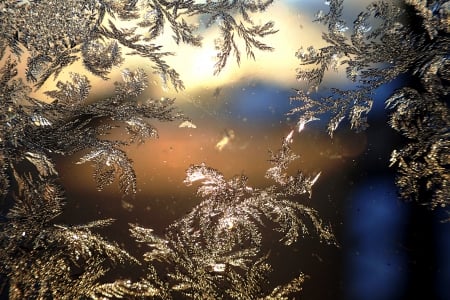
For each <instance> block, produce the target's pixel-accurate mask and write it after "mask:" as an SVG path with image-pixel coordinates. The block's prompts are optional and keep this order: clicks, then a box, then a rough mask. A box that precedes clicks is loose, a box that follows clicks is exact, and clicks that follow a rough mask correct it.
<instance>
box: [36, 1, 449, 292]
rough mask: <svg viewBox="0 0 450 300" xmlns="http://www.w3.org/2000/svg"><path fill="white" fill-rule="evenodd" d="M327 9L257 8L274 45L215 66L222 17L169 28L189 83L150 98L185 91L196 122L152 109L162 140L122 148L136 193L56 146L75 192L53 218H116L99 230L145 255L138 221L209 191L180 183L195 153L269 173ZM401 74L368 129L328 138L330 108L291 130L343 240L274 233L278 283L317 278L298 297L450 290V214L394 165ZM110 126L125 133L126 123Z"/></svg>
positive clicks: (173, 214) (209, 161)
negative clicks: (291, 238)
mask: <svg viewBox="0 0 450 300" xmlns="http://www.w3.org/2000/svg"><path fill="white" fill-rule="evenodd" d="M368 2H369V1H367V0H365V1H346V4H345V7H346V10H345V11H344V16H346V17H348V20H349V23H348V24H349V26H350V25H351V22H352V21H353V19H354V18H355V17H356V16H357V14H358V13H359V12H360V11H362V10H363V9H364V7H365V6H366V5H367V3H368ZM318 10H324V11H326V10H327V7H326V6H325V4H323V2H322V1H280V2H276V4H274V5H273V6H272V7H271V8H270V9H269V11H267V12H266V13H265V14H263V15H261V18H262V20H261V23H262V21H266V19H267V16H270V17H271V19H272V20H274V21H275V24H276V27H277V28H278V29H279V30H280V31H279V32H278V33H277V34H275V35H273V36H268V37H267V39H265V40H264V41H265V42H267V44H269V45H271V46H274V47H275V51H274V52H268V53H262V52H258V53H256V61H251V60H245V59H244V60H243V61H242V62H241V65H240V67H238V66H237V65H236V63H235V62H234V61H233V59H230V60H229V63H228V65H227V66H226V67H225V69H224V70H223V71H222V73H220V74H219V75H217V76H213V75H212V73H213V66H214V56H215V51H214V46H213V39H214V36H215V34H217V32H215V31H214V29H212V30H205V32H204V36H205V41H204V46H203V47H202V48H192V47H187V46H176V45H175V44H173V43H172V41H171V40H170V39H167V38H164V37H163V38H162V40H161V42H163V43H164V44H169V46H168V48H167V49H168V50H172V49H170V47H173V49H174V50H173V51H175V52H176V54H177V55H176V56H174V57H171V58H170V59H169V60H168V63H169V64H170V65H171V66H173V67H174V68H175V69H176V70H177V71H178V72H180V74H181V78H182V79H183V80H184V83H185V86H186V89H185V90H184V91H181V92H178V93H177V92H175V91H173V90H171V89H170V88H169V89H163V88H162V87H161V84H160V82H159V81H158V80H159V79H157V78H150V86H149V88H148V91H147V94H146V97H153V98H158V99H159V98H172V97H175V98H176V102H175V104H176V106H177V107H178V108H179V110H180V111H182V112H184V113H185V115H187V116H188V117H189V118H190V119H191V122H192V124H191V125H190V126H187V127H184V126H183V125H181V124H180V123H181V122H178V123H177V122H171V123H162V122H155V123H154V125H155V127H156V128H157V129H158V131H159V139H155V140H149V141H148V142H147V143H145V144H144V145H140V146H131V147H128V148H126V150H127V152H128V154H129V156H130V157H131V158H132V159H133V161H134V165H135V168H136V173H137V180H138V188H139V190H138V194H137V196H136V199H123V198H122V195H121V194H120V193H119V191H118V188H117V185H115V184H113V185H111V186H110V187H108V188H107V189H105V190H103V191H101V192H99V191H97V190H96V187H95V184H94V181H93V179H92V176H91V174H92V171H93V169H92V168H91V167H90V166H89V165H87V164H86V165H76V164H75V162H77V161H78V160H79V158H80V157H81V156H82V155H83V154H84V153H80V154H79V155H75V156H74V157H69V158H57V159H58V166H59V172H60V174H61V175H62V183H63V185H64V186H65V187H66V192H67V196H68V204H67V206H66V211H65V213H64V214H63V215H61V216H60V217H59V219H58V220H57V222H64V223H68V224H81V223H84V222H89V221H92V220H95V219H99V218H115V219H117V221H116V222H115V223H114V224H113V225H112V226H110V227H108V228H105V229H102V231H104V232H102V233H104V234H105V235H106V236H108V238H110V239H111V240H115V241H118V242H119V243H121V244H122V245H123V246H124V248H126V249H127V250H129V251H130V252H131V253H132V254H134V255H137V256H139V254H141V253H142V252H143V251H145V250H146V249H140V248H139V246H138V245H137V244H136V243H135V242H134V241H133V240H132V239H130V238H129V232H128V228H129V227H128V223H139V224H140V225H142V226H145V227H151V228H153V229H154V230H155V231H156V232H157V233H163V232H164V228H166V227H167V226H168V225H169V224H171V223H172V222H173V221H175V220H177V219H179V218H181V217H183V216H184V215H185V214H186V213H187V212H189V211H190V209H191V208H192V207H193V206H195V205H196V204H198V203H199V201H200V199H199V198H198V197H196V196H195V191H196V186H192V187H186V186H185V185H184V184H183V180H184V178H185V170H186V169H187V168H188V167H189V166H190V165H191V164H199V163H203V162H204V163H205V164H206V165H208V166H210V167H213V168H216V169H218V170H219V171H221V172H222V173H223V174H224V175H225V177H227V178H230V177H232V176H234V175H239V174H245V175H247V176H248V177H249V185H251V186H254V187H261V188H262V187H264V186H266V185H268V184H271V182H269V181H268V180H267V179H265V178H264V174H265V171H266V170H267V168H268V167H269V162H268V159H269V157H270V155H269V150H274V151H275V150H277V149H278V148H279V147H280V146H281V141H282V139H283V138H284V137H285V136H286V135H287V134H288V133H289V132H290V131H291V130H292V129H293V128H294V127H295V124H296V121H297V120H296V119H295V116H291V117H288V116H286V113H287V112H288V111H289V109H291V108H293V107H294V105H295V103H292V104H291V103H290V101H289V97H291V96H294V95H295V91H294V89H295V88H301V87H302V84H301V83H299V82H296V81H295V69H296V68H297V67H299V62H298V61H297V59H296V57H295V55H294V54H295V52H296V50H297V49H298V48H299V47H300V46H303V47H304V48H306V47H308V46H310V45H314V46H315V47H317V48H318V47H320V46H322V45H323V41H322V40H321V32H322V31H323V30H324V28H322V26H320V25H319V24H317V23H314V22H312V21H313V19H314V14H315V13H316V12H317V11H318ZM171 43H172V44H171ZM126 67H128V68H131V69H133V68H136V67H144V68H146V70H148V71H149V72H151V66H147V65H146V62H145V61H143V60H140V59H137V58H131V59H130V61H129V63H127V65H126ZM77 68H81V64H80V65H77V63H76V64H75V65H74V66H73V69H70V68H69V70H68V71H67V72H65V73H64V74H62V75H61V77H60V78H59V79H60V80H66V79H65V76H67V74H68V72H70V71H77ZM115 80H120V72H119V70H116V71H115V72H114V73H113V74H112V76H111V79H110V80H109V81H103V80H101V79H98V78H97V79H96V78H92V82H91V84H92V86H93V93H92V95H91V98H90V100H91V101H95V100H96V99H101V98H102V97H105V96H108V94H107V92H106V91H110V90H111V89H110V87H112V82H114V81H115ZM344 84H348V82H347V81H346V80H345V72H344V70H340V71H338V72H330V73H329V74H327V76H326V81H325V82H324V83H323V85H322V89H326V88H329V87H332V86H333V87H339V86H342V85H344ZM403 84H406V82H402V81H398V82H393V83H392V84H391V85H389V86H386V87H383V88H382V89H380V90H378V91H377V94H376V96H375V98H376V99H375V100H376V101H375V104H374V108H373V111H372V112H371V114H370V115H369V124H370V127H369V129H368V130H366V131H365V132H362V133H355V132H353V131H350V130H349V129H348V128H349V126H348V124H347V123H345V122H344V123H343V124H342V125H341V127H340V129H338V130H337V132H336V134H335V135H334V136H333V138H330V137H329V136H328V135H327V134H326V121H327V120H322V121H316V122H312V123H309V124H308V125H307V127H306V129H305V130H304V131H302V132H301V133H299V134H298V133H296V134H295V135H294V143H293V150H294V151H295V152H296V153H297V154H299V155H300V158H299V159H298V160H297V161H296V162H294V163H293V164H292V173H294V172H295V170H297V169H298V170H301V171H303V172H304V173H306V174H311V175H312V174H316V173H317V172H319V171H320V172H321V176H320V178H319V180H318V181H317V183H316V184H315V185H314V187H313V194H312V198H311V199H309V198H307V197H306V196H305V197H304V198H302V199H299V201H302V202H304V203H306V204H307V205H309V206H311V207H314V208H315V209H317V210H318V211H319V214H320V216H321V217H322V219H323V221H324V222H325V223H328V224H330V225H331V227H332V228H333V230H334V232H335V234H336V237H337V241H338V243H339V246H338V247H336V246H330V245H326V244H323V243H321V242H320V241H319V239H318V237H316V236H314V235H311V237H307V238H305V239H301V240H300V241H298V242H297V243H296V244H295V245H294V246H293V247H289V248H287V247H283V246H281V245H278V243H277V241H276V240H275V241H274V242H273V248H272V249H271V254H272V256H273V261H272V263H273V266H274V272H273V274H272V276H271V277H270V281H271V282H273V283H283V282H286V281H288V280H289V279H291V278H293V277H295V276H297V275H298V274H299V273H300V272H303V273H305V274H307V275H308V276H309V277H310V278H309V279H308V280H307V281H306V282H305V284H304V289H303V291H302V293H301V295H300V296H299V297H300V298H302V299H350V300H351V299H407V298H410V297H413V296H416V295H417V294H418V293H419V292H420V293H425V294H424V295H427V297H426V298H427V299H450V289H449V287H448V283H450V223H441V222H440V221H441V220H442V219H443V216H442V215H440V213H441V212H439V211H436V212H430V211H428V210H427V209H426V208H425V207H420V206H418V205H416V204H413V203H405V202H403V201H401V200H399V199H398V198H397V191H396V187H395V184H394V179H395V168H389V167H388V165H389V156H390V153H391V151H392V150H393V149H395V148H397V147H401V145H402V143H404V142H405V141H404V140H402V139H401V138H400V136H399V135H397V133H396V132H394V131H393V130H392V129H391V128H390V127H389V126H388V124H387V120H388V112H387V111H386V110H385V109H384V100H385V99H386V97H387V96H388V95H389V94H390V93H391V92H392V91H393V90H394V89H395V88H396V87H399V86H401V85H403ZM53 88H54V83H48V84H46V85H45V86H43V88H42V89H41V90H39V91H37V92H35V93H34V95H35V96H36V97H38V98H39V99H43V100H44V101H50V99H48V98H46V96H45V95H43V94H42V91H45V90H48V89H53ZM319 92H320V90H319ZM180 125H181V127H180ZM193 125H195V126H193ZM194 127H195V128H194ZM112 137H113V138H120V132H117V133H114V134H113V135H112ZM127 272H128V273H127ZM138 272H139V271H138V270H132V271H131V273H130V271H126V270H124V272H123V273H121V276H123V277H134V276H138V275H139V274H138Z"/></svg>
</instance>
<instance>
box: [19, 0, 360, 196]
mask: <svg viewBox="0 0 450 300" xmlns="http://www.w3.org/2000/svg"><path fill="white" fill-rule="evenodd" d="M323 9H326V7H324V8H323ZM313 19H314V11H310V10H305V11H302V12H299V11H298V8H297V7H293V6H290V5H288V4H286V3H285V2H282V1H280V2H276V3H274V4H273V5H272V6H270V7H269V9H268V10H267V11H266V12H265V13H263V14H261V15H260V16H256V17H254V21H255V24H256V25H260V24H261V25H262V24H264V23H265V22H266V21H267V20H272V21H274V22H275V28H276V29H277V30H279V31H278V32H277V33H275V34H273V35H268V36H265V37H264V38H263V39H261V41H262V42H264V43H266V44H267V45H269V46H272V47H274V48H275V49H274V51H272V52H265V51H259V50H257V49H254V53H255V57H256V60H252V59H248V58H247V57H246V52H245V45H244V44H242V41H241V39H240V38H239V37H238V35H237V34H235V39H236V42H237V45H238V47H239V49H240V50H241V63H240V65H238V64H237V63H236V58H235V56H234V55H231V56H230V57H229V58H228V61H227V65H226V66H225V68H224V69H223V70H222V71H221V72H220V73H219V74H218V75H216V76H214V75H213V73H214V65H215V63H216V59H215V58H216V55H217V53H216V49H215V48H214V39H215V38H217V36H218V34H219V32H218V29H217V28H216V27H215V26H212V27H211V28H208V29H206V30H204V31H203V32H201V34H202V36H203V37H204V40H203V45H202V47H192V46H188V45H184V44H180V45H176V44H175V42H174V41H173V39H172V37H171V32H170V29H168V28H167V30H166V32H165V34H164V35H163V36H162V37H160V38H158V39H157V40H156V41H155V44H158V45H163V48H162V51H173V52H174V54H175V55H173V56H168V57H166V58H165V59H166V61H167V63H168V64H169V65H170V66H171V67H173V68H174V69H175V70H176V71H177V72H179V74H180V77H181V79H182V80H183V82H184V85H185V87H186V89H185V90H183V91H179V92H176V91H175V90H174V89H173V88H172V87H171V86H169V89H163V88H162V87H161V81H160V78H159V77H158V76H157V75H152V72H153V69H152V64H151V62H149V61H148V60H146V59H145V58H139V57H137V56H126V55H124V57H125V61H126V63H124V64H123V65H122V66H120V67H116V68H114V69H113V71H112V73H111V74H110V75H109V77H110V79H109V80H107V81H105V80H103V79H101V78H99V77H94V76H91V75H89V79H90V81H91V86H92V92H91V95H90V101H95V100H96V99H98V97H102V96H104V95H109V94H111V93H112V92H113V90H114V85H113V83H114V81H120V77H121V75H120V70H121V69H123V68H130V69H135V68H138V67H139V68H144V69H145V70H146V71H147V72H148V74H149V76H150V78H149V87H148V89H147V91H146V96H148V97H152V98H156V99H159V98H165V97H174V98H176V102H175V105H176V106H180V107H181V109H182V110H184V109H185V108H187V109H188V111H187V112H185V113H186V115H187V116H188V117H189V118H191V122H189V123H183V122H182V121H179V122H172V123H155V127H156V128H157V129H158V131H159V136H160V138H159V139H157V140H149V141H148V142H147V143H145V144H144V145H141V146H131V147H128V148H126V150H127V153H128V154H129V155H130V157H131V158H132V159H133V161H134V162H135V164H134V165H135V168H136V173H137V176H138V177H137V178H138V183H139V189H141V190H142V191H147V192H151V191H155V190H159V191H166V192H170V193H174V192H176V190H174V189H173V187H174V186H179V187H181V186H183V183H182V182H183V179H184V176H185V170H186V169H187V168H188V167H189V165H191V164H200V163H203V162H204V163H206V164H207V165H208V166H211V167H213V168H216V169H219V170H220V171H221V172H223V173H224V175H225V176H227V177H228V178H229V177H231V176H233V175H237V174H246V175H248V176H249V178H250V181H253V182H259V183H261V181H264V180H265V179H264V174H265V171H266V170H267V168H268V167H269V163H268V159H269V158H270V155H269V152H268V150H269V149H271V150H273V151H275V150H277V149H278V148H279V147H280V146H281V140H282V139H283V137H284V136H286V135H287V134H288V133H289V132H290V131H291V130H292V124H291V125H289V124H287V123H286V122H285V121H286V120H285V119H286V118H285V117H284V115H282V116H283V117H281V119H278V120H276V121H274V120H269V119H268V120H267V123H261V125H260V126H254V124H253V125H252V123H251V121H249V122H247V120H246V118H247V116H246V115H245V114H243V116H228V115H227V112H226V111H225V108H226V107H225V105H226V104H227V103H228V102H230V101H231V102H233V101H235V100H233V99H232V98H231V97H236V95H238V96H237V97H241V96H240V95H241V94H238V93H237V92H238V91H242V90H245V89H251V88H254V87H251V85H252V84H255V82H256V83H258V82H259V83H261V84H270V86H271V87H274V88H277V89H279V90H292V89H293V88H299V87H300V83H299V82H297V81H296V78H295V75H296V68H298V67H300V62H299V60H298V58H296V56H295V53H296V51H297V50H298V49H299V48H300V47H301V46H303V48H304V49H306V48H307V47H308V46H310V45H313V46H314V47H315V48H320V47H322V46H324V45H325V44H324V42H323V41H322V39H321V35H322V31H324V30H325V29H324V28H323V27H322V26H320V25H318V24H317V23H314V22H313ZM124 25H126V24H125V23H124ZM128 25H129V24H128ZM124 52H125V50H124ZM24 62H26V59H22V66H24V65H25V64H24ZM24 68H25V67H23V68H22V70H21V71H20V72H22V73H24ZM83 69H84V67H83V65H82V61H81V59H80V60H78V61H77V62H75V63H74V64H73V65H72V66H71V67H70V68H66V69H65V70H64V71H63V72H62V73H61V75H60V76H59V77H58V78H57V80H55V81H52V80H51V79H52V78H51V79H50V80H48V81H47V82H46V83H45V85H44V86H43V87H42V88H41V89H40V90H38V91H35V92H33V93H32V96H36V97H37V98H38V99H42V100H44V101H46V102H50V101H51V100H52V99H50V98H49V97H47V96H46V95H44V94H43V91H45V90H51V89H55V87H56V82H57V81H58V80H61V81H66V80H69V78H70V76H69V74H70V72H80V71H83ZM326 76H327V77H328V79H329V81H338V80H340V79H341V78H343V77H345V76H344V70H343V69H340V70H339V72H338V73H333V72H329V73H327V75H326ZM329 81H328V82H329ZM242 97H244V96H242ZM245 97H247V96H245ZM258 100H259V99H257V98H255V99H253V98H251V97H247V98H245V99H244V98H242V99H238V101H241V102H244V101H254V104H258V103H257V102H256V101H258ZM277 101H278V99H277ZM279 101H281V102H283V103H288V102H289V98H288V96H287V97H284V98H280V99H279ZM274 122H275V123H274ZM274 124H275V125H274ZM308 126H309V124H308ZM308 126H307V127H308ZM323 126H324V128H322V129H323V132H325V125H323ZM305 132H306V133H305ZM308 132H309V133H308ZM349 137H351V138H349ZM111 138H119V139H120V138H126V136H125V135H123V133H122V134H121V133H114V134H112V135H111ZM294 140H295V142H294V148H295V149H294V150H295V151H296V153H299V154H301V158H300V159H299V160H297V162H296V163H294V166H293V170H294V169H295V168H297V169H301V170H305V171H306V172H310V173H311V175H313V174H317V173H318V172H319V171H322V174H326V173H327V172H330V171H333V170H338V169H339V168H341V167H342V165H343V164H345V163H348V162H349V161H351V160H352V159H353V158H355V157H356V156H358V155H360V154H361V153H362V152H363V151H364V150H365V148H366V137H365V135H364V134H354V133H345V134H342V135H340V134H339V133H337V134H336V135H335V137H334V138H333V139H330V138H329V137H328V136H327V135H326V133H323V134H313V133H312V132H311V131H308V130H305V131H304V132H302V133H301V134H297V133H296V134H295V135H294ZM317 149H321V150H320V151H318V150H317ZM80 155H81V154H80ZM75 162H76V157H73V158H69V159H68V160H66V161H64V162H63V163H62V169H63V170H65V171H63V173H64V172H68V173H67V174H70V176H66V177H65V180H66V181H67V184H69V185H70V186H72V187H73V188H76V187H80V186H83V187H86V188H88V189H90V188H94V189H95V187H94V181H93V179H92V178H91V176H87V175H88V174H91V173H92V168H91V167H90V166H89V164H86V165H81V166H80V165H74V163H75ZM294 172H295V170H294ZM319 180H320V179H319ZM113 186H115V185H112V188H111V189H112V190H114V192H117V191H116V189H115V188H113ZM108 190H110V189H109V188H108V189H107V190H106V191H105V192H106V193H107V192H108Z"/></svg>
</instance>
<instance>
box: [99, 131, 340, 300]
mask: <svg viewBox="0 0 450 300" xmlns="http://www.w3.org/2000/svg"><path fill="white" fill-rule="evenodd" d="M290 139H292V136H291V137H290ZM285 140H286V139H284V142H283V144H282V148H281V149H280V150H279V151H278V152H277V153H275V154H272V159H271V162H272V163H273V165H274V167H272V168H277V167H278V166H281V168H280V169H279V170H278V171H276V172H274V171H270V170H269V171H268V173H267V174H268V175H267V176H268V177H269V178H272V179H274V180H275V182H276V183H277V184H276V185H273V186H270V187H266V188H264V189H258V188H252V187H249V186H248V185H247V178H246V177H245V176H242V175H241V176H235V177H234V178H232V179H230V180H226V179H225V178H224V176H223V175H222V174H221V173H220V172H219V171H217V170H215V169H212V168H209V167H207V166H206V165H204V164H201V165H194V166H191V167H190V168H189V169H188V170H187V177H186V180H185V183H186V184H188V185H191V184H193V183H195V182H201V185H200V187H199V188H198V191H197V193H198V195H199V196H200V197H201V198H202V202H201V203H200V204H199V205H197V206H196V207H195V208H194V209H193V210H192V211H191V212H190V213H189V214H188V215H186V216H185V217H184V218H182V219H180V220H178V221H176V222H175V223H173V224H172V225H170V226H169V227H168V228H167V230H166V234H165V236H164V237H159V236H157V235H155V234H154V232H153V230H151V229H146V228H143V227H140V226H138V225H134V224H133V225H131V232H132V235H133V236H134V237H135V238H136V240H137V241H138V242H139V243H144V244H146V245H147V246H148V247H149V248H150V251H149V252H147V253H145V254H144V258H145V260H146V261H147V263H148V273H147V276H146V277H144V278H142V279H141V280H140V281H138V282H135V283H130V284H125V283H124V281H122V280H119V281H116V282H114V283H108V284H105V285H101V286H100V287H99V288H98V289H96V290H95V291H94V294H95V296H96V297H97V298H98V299H103V298H102V297H108V295H114V296H116V297H119V298H129V297H135V298H138V297H139V296H142V295H150V294H151V295H155V296H158V297H161V298H162V299H173V298H176V297H177V296H178V297H179V296H180V295H182V296H183V298H189V299H218V298H221V299H224V298H227V299H287V298H286V297H287V296H288V295H289V294H291V293H293V292H297V291H299V290H300V289H301V284H302V283H303V280H304V278H305V277H304V275H300V276H299V277H298V278H294V279H293V280H292V281H291V282H290V283H288V284H287V285H285V286H278V287H275V288H274V289H273V290H272V291H270V292H269V293H268V291H266V290H265V289H263V288H262V287H263V285H262V283H263V282H264V278H265V277H266V275H267V274H268V272H269V271H270V270H271V266H270V264H269V260H268V258H269V257H268V255H267V254H265V253H262V248H263V247H262V246H263V244H264V230H263V229H264V227H265V226H266V224H267V225H268V224H274V225H275V227H274V230H275V231H276V232H279V233H280V234H281V238H280V241H281V242H282V243H284V244H285V245H291V244H293V243H295V242H296V241H297V240H298V238H299V237H301V236H303V235H305V234H308V233H309V231H310V228H309V226H308V225H307V224H308V223H311V224H312V229H313V230H314V231H315V232H317V233H318V235H319V236H320V237H321V238H322V239H323V240H325V241H328V242H330V243H333V242H334V238H333V235H332V233H331V232H330V230H329V228H327V227H326V226H323V225H322V222H321V220H320V219H319V218H318V215H317V212H316V211H315V210H313V209H312V208H310V207H308V206H306V205H304V204H301V203H299V202H298V201H296V200H290V198H289V196H298V195H302V194H305V193H310V192H311V187H312V185H313V184H314V183H315V182H316V181H317V179H318V177H319V175H316V176H315V177H313V178H309V177H307V176H304V175H303V174H302V173H298V174H297V175H296V176H289V175H287V174H285V173H284V172H285V171H286V168H287V164H288V163H289V162H290V161H291V160H292V159H293V158H294V155H293V154H291V152H290V151H291V150H290V149H289V145H288V144H289V143H288V142H285ZM156 262H162V263H164V264H165V266H166V267H165V272H166V273H165V274H164V275H165V276H167V277H168V280H167V281H166V282H165V283H164V284H163V282H162V280H161V279H160V278H161V277H160V276H161V275H158V274H157V272H156V269H155V267H154V266H153V264H155V263H156Z"/></svg>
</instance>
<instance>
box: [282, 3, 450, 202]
mask: <svg viewBox="0 0 450 300" xmlns="http://www.w3.org/2000/svg"><path fill="white" fill-rule="evenodd" d="M327 2H328V5H329V8H330V9H329V12H328V13H326V14H325V13H321V14H319V15H317V21H318V22H321V23H323V24H324V25H326V26H327V27H328V32H326V33H324V34H323V39H324V40H325V41H326V42H327V43H328V44H329V45H328V46H326V47H323V48H321V49H314V48H313V47H309V48H308V51H305V50H303V48H301V49H300V50H299V51H298V52H297V54H296V55H297V57H298V58H299V59H300V60H301V64H302V65H312V66H314V68H313V69H312V70H303V69H301V68H299V69H298V71H297V79H299V80H306V81H307V82H309V84H310V89H309V91H307V92H304V91H302V90H298V91H297V95H296V96H295V97H292V101H295V102H297V101H299V102H300V103H301V104H300V105H299V106H297V107H295V108H294V109H292V110H291V112H290V114H297V113H300V114H301V117H300V118H301V120H310V119H313V118H317V117H318V116H320V115H323V114H328V113H331V118H330V121H329V123H328V132H329V134H330V135H333V133H334V132H335V130H336V129H337V128H338V126H339V124H340V123H341V122H342V120H344V119H345V118H347V119H348V120H349V121H350V124H351V127H352V128H354V129H356V130H362V129H365V128H366V127H367V126H368V124H367V114H368V113H369V112H370V110H371V108H372V103H373V99H372V97H373V94H374V93H375V90H376V89H377V88H379V87H381V86H383V85H385V84H386V83H389V82H392V81H394V80H399V79H402V78H405V77H406V78H408V80H409V81H410V82H414V83H415V84H414V86H411V87H409V86H405V87H404V88H401V89H399V90H397V91H396V92H395V93H394V94H393V95H392V96H391V97H389V98H388V99H387V101H386V104H387V108H389V109H391V110H392V114H391V120H390V125H391V126H392V128H394V129H395V130H397V131H399V132H400V133H401V134H402V135H404V136H405V137H407V138H408V139H409V140H410V142H409V143H408V144H407V145H406V146H405V147H404V148H403V149H400V150H395V151H394V152H393V153H392V156H391V165H396V166H397V167H398V176H397V186H398V187H399V189H400V194H401V196H402V197H403V198H405V199H413V200H417V201H421V202H425V203H426V204H428V205H430V206H431V207H433V208H434V207H437V206H443V207H445V206H447V205H449V199H450V189H449V179H450V176H449V172H448V167H449V164H450V160H449V153H450V150H449V128H450V118H449V111H448V109H449V108H448V104H449V103H448V99H449V97H448V95H449V82H450V75H449V71H448V69H449V65H450V63H449V53H448V49H449V48H450V40H449V32H450V10H449V9H450V2H449V1H431V0H430V1H416V0H406V1H404V3H395V2H394V3H391V2H388V1H376V2H374V3H372V4H370V5H369V6H368V7H367V8H366V10H365V11H364V12H361V13H360V14H359V15H358V17H357V18H356V19H355V20H354V22H353V29H352V33H351V34H350V35H346V33H345V31H344V32H343V31H342V30H340V29H342V28H345V27H346V25H345V21H344V20H343V19H342V10H343V1H342V0H333V1H327ZM336 58H338V60H337V61H338V63H339V64H343V65H346V75H347V78H348V79H350V80H351V81H353V82H355V83H356V87H355V88H354V89H350V90H341V89H335V88H333V89H331V90H330V92H329V93H328V94H327V95H325V96H318V95H317V94H316V93H314V91H315V90H316V88H317V87H318V85H319V84H320V83H321V82H322V80H323V78H324V75H325V71H326V70H328V69H330V68H331V69H334V68H335V67H336V63H337V62H336ZM323 94H324V93H322V95H323ZM425 195H431V200H430V201H428V200H423V199H424V198H428V199H430V197H428V196H426V197H423V196H425Z"/></svg>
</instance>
